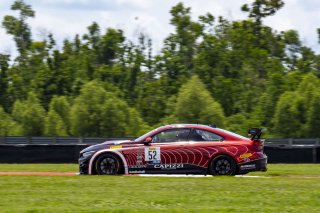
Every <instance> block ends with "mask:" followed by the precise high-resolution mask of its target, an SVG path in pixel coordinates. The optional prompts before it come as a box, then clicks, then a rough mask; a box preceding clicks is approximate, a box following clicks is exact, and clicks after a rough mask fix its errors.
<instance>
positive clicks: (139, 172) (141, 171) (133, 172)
mask: <svg viewBox="0 0 320 213" xmlns="http://www.w3.org/2000/svg"><path fill="white" fill-rule="evenodd" d="M144 173H146V171H145V170H135V171H129V174H144Z"/></svg>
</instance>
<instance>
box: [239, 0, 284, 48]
mask: <svg viewBox="0 0 320 213" xmlns="http://www.w3.org/2000/svg"><path fill="white" fill-rule="evenodd" d="M283 6H284V2H283V1H282V0H254V2H253V3H252V4H251V5H248V4H244V5H243V6H242V8H241V9H242V11H245V12H248V13H249V17H250V18H254V20H255V26H254V32H255V35H256V36H257V40H256V41H257V43H258V44H259V38H260V34H261V29H262V19H263V18H265V17H268V16H272V15H274V14H275V13H276V12H277V11H278V10H279V9H281V8H282V7H283Z"/></svg>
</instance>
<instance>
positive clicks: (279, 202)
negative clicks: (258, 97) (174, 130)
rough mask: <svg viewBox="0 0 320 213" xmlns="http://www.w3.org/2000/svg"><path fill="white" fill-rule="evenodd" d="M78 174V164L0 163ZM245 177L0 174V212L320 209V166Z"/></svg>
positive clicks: (277, 168)
mask: <svg viewBox="0 0 320 213" xmlns="http://www.w3.org/2000/svg"><path fill="white" fill-rule="evenodd" d="M0 171H59V172H77V165H73V164H70V165H68V164H60V165H52V164H51V165H44V164H32V165H29V164H0ZM249 175H251V176H253V175H254V176H261V178H243V177H211V176H210V177H204V178H192V177H179V178H176V177H138V176H66V177H64V176H0V196H1V198H0V212H213V211H216V212H307V213H312V212H320V165H317V164H273V165H272V164H271V165H269V171H268V172H266V173H260V172H256V173H250V174H249Z"/></svg>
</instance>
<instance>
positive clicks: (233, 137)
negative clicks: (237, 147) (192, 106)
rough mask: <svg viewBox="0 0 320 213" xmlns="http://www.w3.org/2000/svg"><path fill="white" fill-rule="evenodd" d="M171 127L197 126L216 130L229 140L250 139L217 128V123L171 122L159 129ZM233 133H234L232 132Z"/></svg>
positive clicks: (197, 127)
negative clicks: (211, 124)
mask: <svg viewBox="0 0 320 213" xmlns="http://www.w3.org/2000/svg"><path fill="white" fill-rule="evenodd" d="M171 128H196V129H203V130H208V131H212V132H215V133H217V134H219V135H221V136H223V137H224V138H226V139H228V140H248V139H247V138H245V137H243V136H241V135H238V134H233V133H232V132H226V131H225V130H223V129H219V128H216V127H215V125H213V126H209V125H204V124H169V125H165V126H161V127H159V128H158V131H159V130H160V131H162V130H165V129H171ZM231 133H232V134H231Z"/></svg>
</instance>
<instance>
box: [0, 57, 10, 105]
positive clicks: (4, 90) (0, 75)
mask: <svg viewBox="0 0 320 213" xmlns="http://www.w3.org/2000/svg"><path fill="white" fill-rule="evenodd" d="M9 60H10V56H9V55H5V54H0V104H1V105H2V106H4V107H5V109H6V110H7V111H8V110H9V107H10V106H9V104H10V103H9V100H8V99H9V97H8V96H9V94H8V84H9V79H8V71H9Z"/></svg>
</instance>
